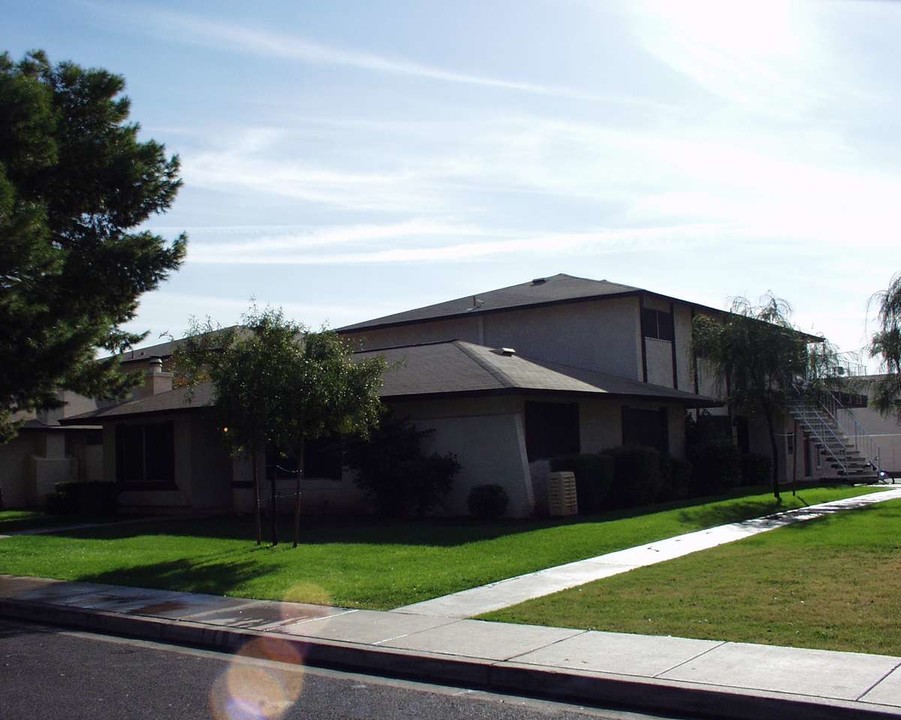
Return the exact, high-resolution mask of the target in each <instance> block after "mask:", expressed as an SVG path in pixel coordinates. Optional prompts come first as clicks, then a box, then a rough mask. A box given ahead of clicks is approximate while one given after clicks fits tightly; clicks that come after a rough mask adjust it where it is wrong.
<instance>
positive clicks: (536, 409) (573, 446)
mask: <svg viewBox="0 0 901 720" xmlns="http://www.w3.org/2000/svg"><path fill="white" fill-rule="evenodd" d="M580 447H581V445H580V441H579V404H578V403H546V402H527V403H526V455H527V457H528V458H529V462H531V461H532V460H540V459H543V458H552V457H556V456H557V455H570V454H572V453H578V452H579V448H580Z"/></svg>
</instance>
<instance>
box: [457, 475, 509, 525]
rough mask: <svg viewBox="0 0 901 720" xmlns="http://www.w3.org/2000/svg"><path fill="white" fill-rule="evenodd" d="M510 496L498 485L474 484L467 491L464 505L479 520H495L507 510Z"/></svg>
mask: <svg viewBox="0 0 901 720" xmlns="http://www.w3.org/2000/svg"><path fill="white" fill-rule="evenodd" d="M509 504H510V498H509V497H508V496H507V491H506V490H504V488H502V487H501V486H500V485H496V484H494V483H491V484H489V485H476V486H475V487H474V488H472V490H470V491H469V496H468V497H467V498H466V507H467V508H469V513H470V515H472V516H473V517H476V518H478V519H479V520H497V519H498V518H499V517H500V516H501V515H503V514H504V513H505V512H507V505H509Z"/></svg>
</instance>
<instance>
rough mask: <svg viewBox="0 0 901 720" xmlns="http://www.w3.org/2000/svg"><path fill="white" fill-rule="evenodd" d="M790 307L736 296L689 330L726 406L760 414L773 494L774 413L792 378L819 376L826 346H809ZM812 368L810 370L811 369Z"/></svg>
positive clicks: (775, 462) (826, 358) (826, 357)
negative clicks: (766, 437)
mask: <svg viewBox="0 0 901 720" xmlns="http://www.w3.org/2000/svg"><path fill="white" fill-rule="evenodd" d="M790 315H791V308H790V307H789V305H788V303H786V302H785V301H784V300H780V299H778V298H775V297H772V296H771V295H770V296H766V297H764V298H763V301H762V303H761V304H760V305H758V306H755V305H752V304H751V303H750V302H749V301H748V300H746V299H745V298H737V299H736V300H735V301H734V302H733V304H732V308H731V312H729V313H725V314H724V315H722V316H719V317H713V316H710V315H698V316H696V317H695V319H694V324H693V328H692V349H693V354H694V357H695V359H696V362H697V361H698V360H702V361H705V363H706V366H707V367H708V368H709V369H710V370H711V371H712V372H713V373H714V375H715V377H716V378H717V381H718V382H719V384H720V390H721V391H723V390H725V391H726V395H727V398H726V399H727V401H728V403H729V407H730V408H731V409H732V410H733V411H735V412H738V413H741V414H744V415H749V416H750V415H762V416H763V418H764V421H765V422H766V426H767V434H768V435H769V440H770V447H771V450H772V458H773V464H772V471H773V472H772V480H773V495H774V496H775V497H776V499H777V500H778V499H779V497H780V495H779V469H778V462H779V452H778V445H777V443H776V425H775V423H776V415H777V413H779V412H781V411H784V410H785V409H786V406H787V403H786V401H787V393H788V391H790V390H791V387H790V384H791V383H792V382H793V381H794V380H795V379H797V378H806V379H811V378H812V376H813V378H817V379H818V378H825V377H827V376H828V372H826V371H825V370H823V369H822V366H824V365H828V363H829V358H830V356H831V353H830V352H829V350H828V347H827V346H825V345H824V347H823V348H820V349H816V350H811V348H809V347H808V341H809V339H810V338H809V336H808V335H805V334H804V333H802V332H800V331H798V330H797V329H796V328H795V327H794V326H793V325H792V324H791V322H790V320H789V317H790ZM811 370H813V372H811Z"/></svg>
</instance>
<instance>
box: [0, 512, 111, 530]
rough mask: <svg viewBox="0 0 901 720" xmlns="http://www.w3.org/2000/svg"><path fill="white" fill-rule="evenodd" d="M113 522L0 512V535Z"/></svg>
mask: <svg viewBox="0 0 901 720" xmlns="http://www.w3.org/2000/svg"><path fill="white" fill-rule="evenodd" d="M112 520H115V518H108V517H104V518H77V517H73V516H71V515H47V514H46V513H42V512H38V511H36V510H0V535H5V534H6V533H11V532H21V531H22V530H37V529H41V528H54V527H65V526H66V525H80V524H82V523H88V522H97V523H105V522H110V521H112Z"/></svg>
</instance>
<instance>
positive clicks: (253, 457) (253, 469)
mask: <svg viewBox="0 0 901 720" xmlns="http://www.w3.org/2000/svg"><path fill="white" fill-rule="evenodd" d="M250 473H251V477H252V478H253V503H254V519H255V521H256V530H257V545H262V544H263V507H262V503H261V501H260V473H259V472H258V471H257V448H256V444H254V445H253V446H252V447H251V449H250Z"/></svg>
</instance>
